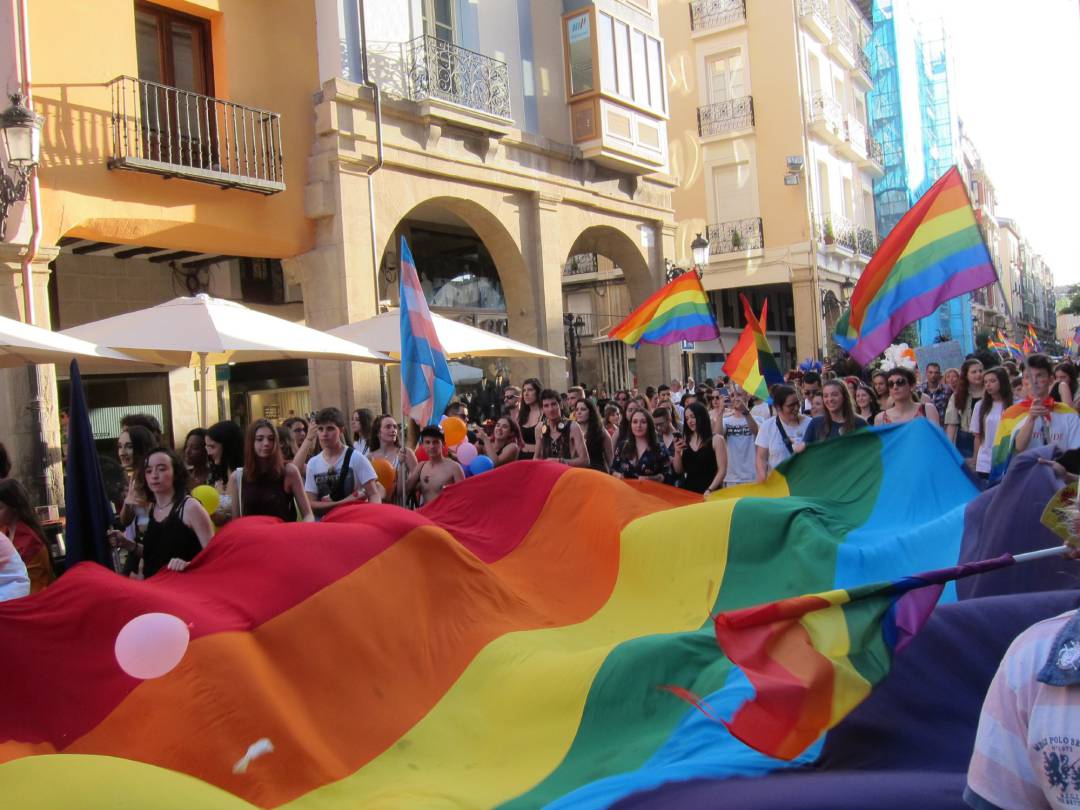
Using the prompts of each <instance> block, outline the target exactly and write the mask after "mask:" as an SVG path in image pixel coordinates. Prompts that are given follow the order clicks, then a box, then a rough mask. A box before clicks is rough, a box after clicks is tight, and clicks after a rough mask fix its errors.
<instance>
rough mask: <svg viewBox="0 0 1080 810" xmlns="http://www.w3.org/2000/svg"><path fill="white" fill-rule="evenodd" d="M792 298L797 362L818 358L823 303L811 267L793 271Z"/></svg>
mask: <svg viewBox="0 0 1080 810" xmlns="http://www.w3.org/2000/svg"><path fill="white" fill-rule="evenodd" d="M791 297H792V300H793V302H794V306H795V362H796V364H798V363H800V362H802V361H803V360H804V359H806V358H807V357H817V356H818V354H819V352H820V345H819V343H820V341H819V340H818V335H820V334H821V324H820V321H821V302H820V301H819V300H818V291H817V285H815V284H814V277H813V271H812V270H811V268H809V267H793V268H792V270H791Z"/></svg>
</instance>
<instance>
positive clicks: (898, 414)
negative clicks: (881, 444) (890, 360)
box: [874, 366, 941, 425]
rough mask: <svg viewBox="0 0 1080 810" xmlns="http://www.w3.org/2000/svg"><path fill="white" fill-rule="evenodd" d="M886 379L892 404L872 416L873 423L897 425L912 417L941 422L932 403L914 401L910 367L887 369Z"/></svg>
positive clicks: (912, 374)
mask: <svg viewBox="0 0 1080 810" xmlns="http://www.w3.org/2000/svg"><path fill="white" fill-rule="evenodd" d="M887 379H888V384H889V395H890V397H891V399H892V402H893V404H892V406H890V407H888V408H886V409H885V410H883V411H882V412H881V413H879V414H878V415H877V416H876V417H875V418H874V424H875V425H897V424H900V423H902V422H910V421H911V420H912V419H925V420H926V421H928V422H930V423H931V424H933V425H940V424H941V418H940V417H939V416H938V412H937V408H935V407H934V405H933V403H931V402H916V401H915V374H914V372H912V370H911V369H909V368H903V367H901V366H897V367H896V368H894V369H892V370H890V371H889V373H888V376H887Z"/></svg>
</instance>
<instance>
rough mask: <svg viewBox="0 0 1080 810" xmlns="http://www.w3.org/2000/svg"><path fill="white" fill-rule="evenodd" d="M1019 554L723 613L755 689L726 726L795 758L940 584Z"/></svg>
mask: <svg viewBox="0 0 1080 810" xmlns="http://www.w3.org/2000/svg"><path fill="white" fill-rule="evenodd" d="M1016 561H1017V560H1016V558H1014V557H1013V556H1012V555H1011V554H1004V555H1002V556H1001V557H995V558H993V559H990V560H982V561H979V562H973V563H967V564H965V565H958V566H955V567H953V568H945V569H942V570H939V571H929V572H927V573H925V574H919V575H918V576H912V577H903V578H901V579H897V580H893V581H891V582H879V583H875V584H873V585H862V586H860V587H857V588H850V589H847V590H845V589H838V590H834V591H826V592H825V593H819V594H814V595H809V596H798V597H794V598H792V599H782V600H780V601H778V602H770V603H768V604H764V605H759V606H757V607H751V608H744V609H742V610H734V611H729V612H727V613H721V614H719V615H718V616H716V618H715V619H714V620H713V621H714V623H715V626H716V640H717V642H718V643H719V644H720V647H721V649H722V650H723V651H724V654H725V655H727V657H728V658H729V659H730V660H731V662H732V663H733V664H736V665H738V666H739V667H741V668H742V670H743V673H744V674H745V675H746V677H747V678H749V679H750V683H752V684H753V685H754V688H755V690H756V695H755V696H754V698H753V699H752V700H750V701H748V702H746V703H744V704H743V705H742V707H741V708H740V709H739V710H738V711H737V712H736V713H735V716H734V717H732V719H731V721H730V722H725V723H724V725H726V726H727V727H728V729H729V730H730V731H731V733H732V734H733V735H734V736H735V737H737V738H739V739H740V740H742V741H743V742H744V743H746V744H747V745H749V746H750V747H752V748H755V749H756V750H758V751H761V752H762V753H764V754H768V755H769V756H773V757H778V758H779V759H786V760H791V759H794V758H795V757H797V756H798V755H799V754H801V753H802V752H803V751H805V750H806V749H807V748H808V747H809V746H810V745H812V744H813V743H814V741H815V740H817V738H818V737H819V736H821V734H823V733H824V732H825V731H828V730H829V729H830V728H832V727H833V726H835V725H836V724H837V723H839V722H840V721H841V720H842V719H843V718H844V717H845V716H846V715H847V714H848V713H849V712H850V711H851V710H852V709H854V708H855V707H856V706H857V705H859V703H861V702H862V701H863V700H864V699H865V698H866V696H867V695H869V694H870V690H871V688H872V687H873V686H875V685H877V684H878V683H880V682H881V681H882V679H884V677H885V676H886V675H887V674H888V673H889V670H890V669H891V668H892V659H893V656H894V655H895V654H896V653H899V652H902V651H903V650H904V648H905V647H907V646H908V645H909V644H910V643H911V641H912V639H913V638H914V636H915V634H916V633H918V632H919V630H920V629H922V626H923V625H924V624H925V623H926V620H927V619H928V618H929V617H930V613H931V612H932V611H933V609H934V606H935V605H936V604H937V601H938V598H939V597H940V596H941V592H942V590H943V589H944V587H945V583H946V582H949V581H951V580H954V579H959V578H961V577H966V576H971V575H972V574H981V573H983V572H985V571H993V570H995V569H997V568H1004V567H1005V566H1008V565H1012V564H1014V562H1016ZM676 694H678V692H677V693H676ZM682 696H684V697H685V695H682ZM690 697H693V696H690Z"/></svg>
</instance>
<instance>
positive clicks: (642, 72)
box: [630, 30, 649, 107]
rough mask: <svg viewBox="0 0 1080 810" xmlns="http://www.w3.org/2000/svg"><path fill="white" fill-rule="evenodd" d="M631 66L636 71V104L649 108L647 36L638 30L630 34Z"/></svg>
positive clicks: (634, 77)
mask: <svg viewBox="0 0 1080 810" xmlns="http://www.w3.org/2000/svg"><path fill="white" fill-rule="evenodd" d="M630 64H631V65H632V66H633V71H634V76H633V79H634V103H635V104H637V105H639V106H641V107H648V106H649V74H648V71H647V69H646V65H647V62H646V59H645V35H644V34H643V33H641V32H640V31H638V30H633V31H631V32H630Z"/></svg>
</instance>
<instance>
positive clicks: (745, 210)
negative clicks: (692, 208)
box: [713, 163, 756, 224]
mask: <svg viewBox="0 0 1080 810" xmlns="http://www.w3.org/2000/svg"><path fill="white" fill-rule="evenodd" d="M750 179H751V178H750V164H749V163H734V164H729V165H727V166H717V167H716V168H714V169H713V199H714V200H715V201H716V212H715V214H714V219H715V222H716V223H717V224H723V223H726V222H734V221H736V220H739V219H747V218H748V217H750V216H751V215H752V214H753V212H754V210H755V208H756V207H755V205H754V194H753V188H752V186H751V184H750Z"/></svg>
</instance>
